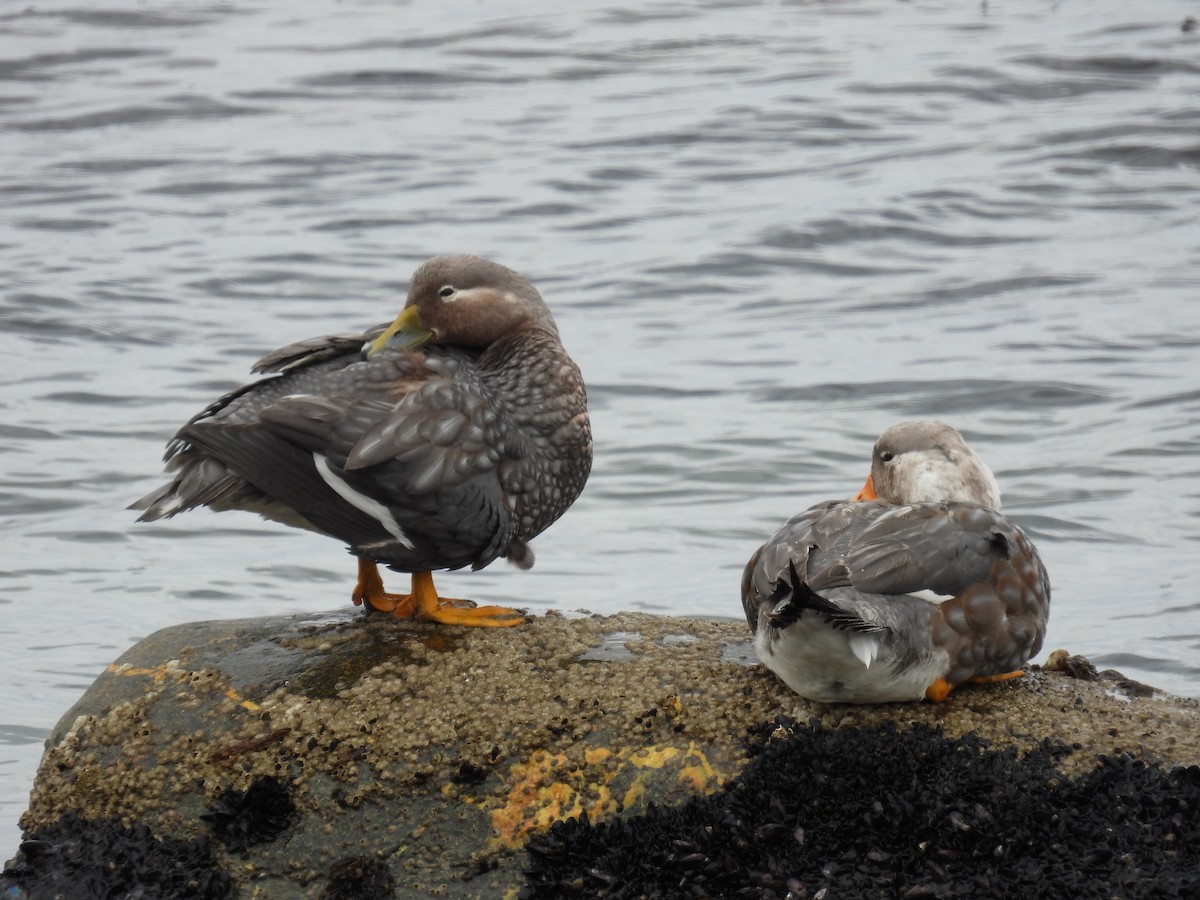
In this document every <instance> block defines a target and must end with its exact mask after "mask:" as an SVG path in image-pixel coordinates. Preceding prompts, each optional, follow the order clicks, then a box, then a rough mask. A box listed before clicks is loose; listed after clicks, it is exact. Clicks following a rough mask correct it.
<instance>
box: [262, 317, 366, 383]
mask: <svg viewBox="0 0 1200 900" xmlns="http://www.w3.org/2000/svg"><path fill="white" fill-rule="evenodd" d="M386 329H387V323H386V322H385V323H384V324H382V325H376V326H375V327H374V328H368V329H367V330H366V331H343V332H339V333H337V334H324V335H321V336H320V337H314V338H306V339H305V340H302V341H296V342H294V343H291V344H288V345H286V346H284V347H280V348H279V349H278V350H272V351H271V352H270V353H268V354H267V355H266V356H264V357H263V358H262V359H260V360H259V361H258V362H256V363H255V364H254V365H253V366H251V367H250V371H251V372H254V373H255V374H265V373H268V372H286V371H288V370H289V369H296V368H300V367H301V366H307V365H312V364H313V363H318V362H322V361H324V360H327V359H332V358H334V357H336V356H343V355H351V354H353V355H355V356H357V354H358V353H359V352H360V351H361V350H362V348H363V345H364V344H367V343H370V342H371V341H373V340H375V338H377V337H379V335H381V334H383V332H384V331H385V330H386Z"/></svg>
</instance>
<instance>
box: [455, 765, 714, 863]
mask: <svg viewBox="0 0 1200 900" xmlns="http://www.w3.org/2000/svg"><path fill="white" fill-rule="evenodd" d="M664 770H665V771H664ZM510 776H511V777H510V780H509V782H508V785H507V788H506V790H505V791H504V792H503V793H502V794H501V796H500V797H498V798H494V797H489V798H485V799H482V800H471V799H469V798H466V799H467V802H468V803H472V804H476V805H479V806H481V807H484V808H489V807H494V808H492V809H491V812H490V815H491V822H492V828H493V829H494V830H495V840H496V843H498V844H499V845H501V846H505V847H516V846H520V845H521V844H523V843H524V842H525V839H526V838H527V837H528V836H529V835H530V834H532V833H535V832H538V831H544V830H545V829H547V828H549V827H550V826H551V825H552V824H554V823H555V822H561V821H564V820H566V819H569V818H572V817H578V816H580V815H582V814H583V813H587V815H588V818H589V819H592V820H593V821H594V820H596V819H597V818H601V817H604V816H608V815H615V814H617V813H623V812H627V811H631V810H635V809H638V808H640V807H641V806H643V805H644V803H645V801H646V799H647V797H650V798H651V799H661V798H663V797H664V796H665V795H666V793H667V792H668V791H669V790H670V787H671V785H672V784H674V785H682V786H683V787H684V788H686V789H687V791H688V792H697V793H711V792H712V791H714V790H716V789H717V788H718V787H719V786H720V785H722V784H724V783H725V777H724V775H723V774H721V773H719V772H717V771H716V770H715V769H714V768H713V766H712V765H711V763H709V761H708V758H707V757H706V756H705V754H704V753H703V752H702V751H700V750H699V749H698V748H697V747H696V745H695V744H694V743H689V745H688V746H687V748H686V749H685V748H680V747H671V746H659V745H651V746H648V747H615V748H608V747H596V748H591V749H589V750H587V751H586V752H585V753H584V765H583V766H579V765H578V764H577V763H572V762H571V760H570V759H569V758H568V757H567V754H565V753H548V752H546V751H544V750H538V751H535V752H534V753H533V754H532V755H531V756H530V757H529V760H528V761H527V762H524V763H518V764H516V765H514V766H513V767H512V768H511V770H510ZM496 804H499V805H496Z"/></svg>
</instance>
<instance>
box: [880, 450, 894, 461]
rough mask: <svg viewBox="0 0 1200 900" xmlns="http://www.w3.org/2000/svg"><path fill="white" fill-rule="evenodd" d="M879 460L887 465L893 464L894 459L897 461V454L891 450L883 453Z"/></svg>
mask: <svg viewBox="0 0 1200 900" xmlns="http://www.w3.org/2000/svg"><path fill="white" fill-rule="evenodd" d="M879 458H880V459H881V460H883V461H884V462H885V463H887V462H891V461H892V460H893V459H895V458H896V454H895V453H893V452H892V451H891V450H884V451H883V452H882V453H880V454H879Z"/></svg>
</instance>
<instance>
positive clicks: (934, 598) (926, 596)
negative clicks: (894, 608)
mask: <svg viewBox="0 0 1200 900" xmlns="http://www.w3.org/2000/svg"><path fill="white" fill-rule="evenodd" d="M908 596H910V597H917V598H919V599H921V600H928V601H929V602H930V603H935V604H937V605H938V606H941V605H942V604H943V603H945V602H946V601H947V600H949V599H950V598H951V597H953V596H954V595H953V594H938V593H934V592H933V591H931V590H929V589H928V588H926V589H925V590H921V591H912V592H911V593H910V594H909V595H908Z"/></svg>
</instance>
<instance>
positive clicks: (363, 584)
mask: <svg viewBox="0 0 1200 900" xmlns="http://www.w3.org/2000/svg"><path fill="white" fill-rule="evenodd" d="M412 588H413V589H412V593H411V594H389V593H388V592H387V591H385V590H384V589H383V578H382V577H381V576H380V574H379V566H378V565H376V563H374V562H373V561H371V560H368V559H360V560H359V561H358V583H357V584H356V585H355V586H354V593H353V594H352V595H351V599H352V600H353V601H354V605H355V606H361V605H362V604H363V602H364V601H365V602H366V603H367V604H368V605H369V606H370V607H371V608H372V609H377V610H379V611H380V612H390V613H391V614H392V615H394V616H395V617H396V618H398V619H409V618H416V619H420V620H423V621H426V622H441V623H442V624H444V625H481V626H492V627H505V626H509V625H520V624H521V623H522V622H524V621H525V617H524V616H523V615H521V614H520V613H519V612H517V611H516V610H515V609H508V608H507V607H504V606H479V607H477V606H476V605H475V602H474V601H473V600H458V599H455V598H453V597H438V594H437V589H436V588H435V587H434V586H433V575H432V574H431V573H429V572H414V573H413V576H412Z"/></svg>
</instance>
